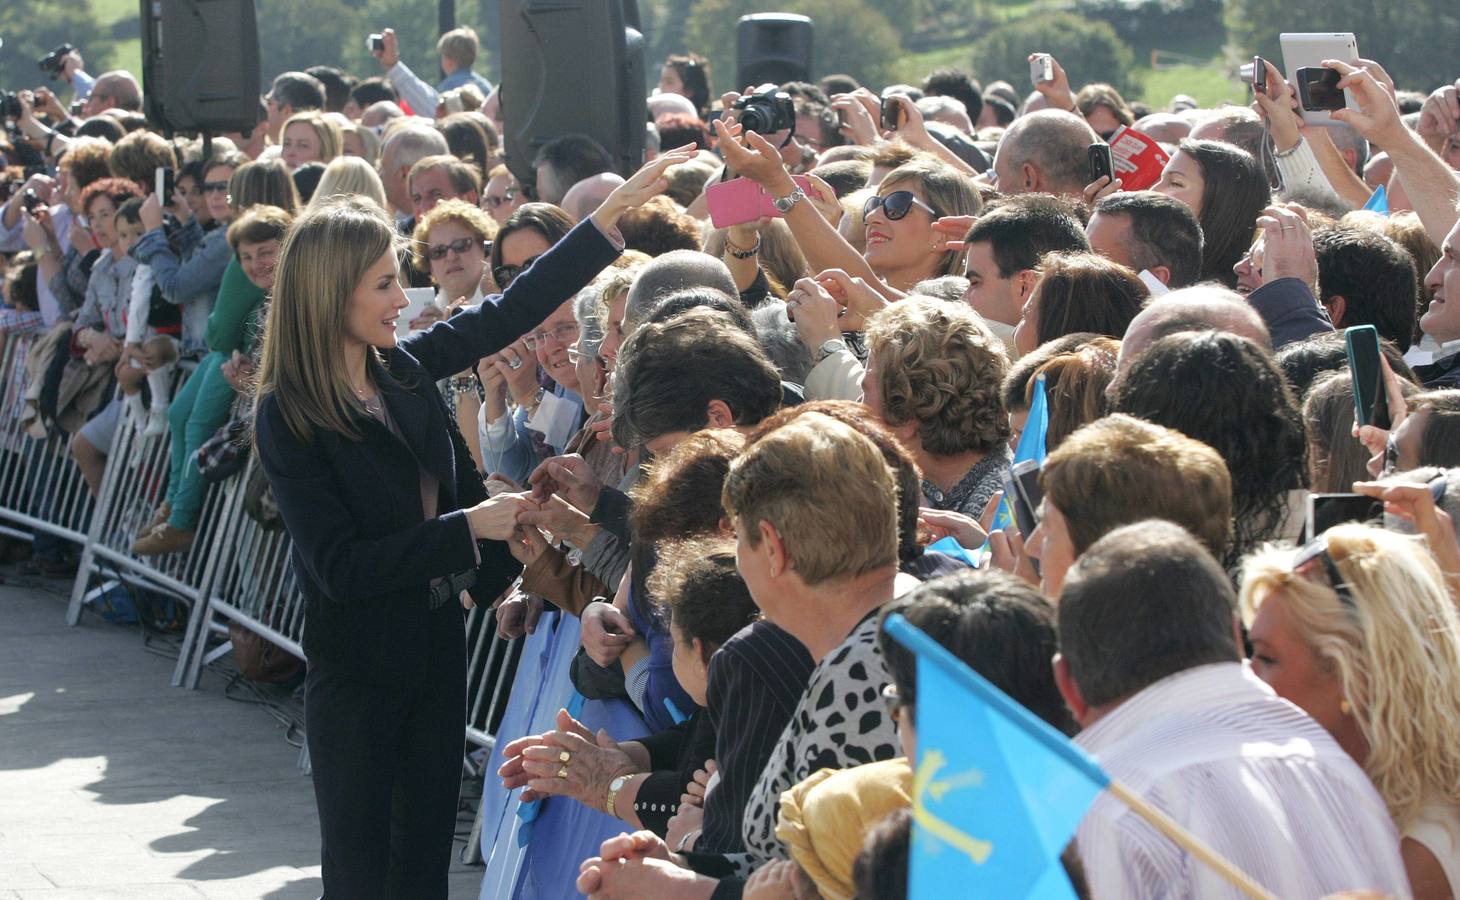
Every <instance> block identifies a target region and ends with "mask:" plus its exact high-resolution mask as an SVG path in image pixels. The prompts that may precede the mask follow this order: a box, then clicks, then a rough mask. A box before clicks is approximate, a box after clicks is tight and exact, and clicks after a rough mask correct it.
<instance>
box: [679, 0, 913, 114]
mask: <svg viewBox="0 0 1460 900" xmlns="http://www.w3.org/2000/svg"><path fill="white" fill-rule="evenodd" d="M767 5H768V4H767V3H766V2H765V0H703V2H701V3H700V4H699V5H698V6H696V7H695V10H694V12H693V13H691V14H690V17H689V22H688V23H687V25H686V28H685V35H686V42H687V44H688V45H689V46H690V47H691V48H693V49H695V50H696V51H697V52H700V53H703V54H704V55H706V56H708V57H709V58H710V65H711V72H712V73H713V75H714V80H713V83H712V88H713V89H714V90H716V91H721V90H729V89H734V88H740V87H743V86H744V85H735V84H733V82H734V80H735V23H736V22H737V21H738V20H739V19H740V17H741V16H744V15H748V14H750V13H755V12H764V11H765V10H766V8H767ZM775 9H776V10H777V11H779V12H788V13H799V14H801V15H804V16H810V17H811V19H812V21H814V22H815V23H816V40H815V45H814V47H813V51H812V67H813V73H812V77H813V78H815V77H819V76H821V75H824V74H827V73H831V72H845V73H847V74H849V75H852V76H853V77H855V78H857V79H858V80H859V81H862V82H864V83H866V84H871V85H879V86H880V85H882V84H885V83H886V82H887V81H888V79H889V78H890V77H891V74H890V73H891V70H892V65H893V63H895V62H896V61H897V57H898V55H899V54H901V52H902V42H901V40H900V39H899V37H898V34H897V29H895V28H893V27H892V24H891V23H889V22H888V21H887V17H886V16H884V15H882V14H881V13H879V12H877V11H876V10H875V9H873V8H871V7H870V6H869V5H868V4H867V3H866V2H864V0H784V2H781V3H777V4H775Z"/></svg>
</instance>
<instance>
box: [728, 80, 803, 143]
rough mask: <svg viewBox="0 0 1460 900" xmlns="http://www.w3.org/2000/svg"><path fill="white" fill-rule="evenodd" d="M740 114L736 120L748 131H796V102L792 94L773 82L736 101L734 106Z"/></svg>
mask: <svg viewBox="0 0 1460 900" xmlns="http://www.w3.org/2000/svg"><path fill="white" fill-rule="evenodd" d="M734 108H735V109H736V110H737V111H738V112H739V113H740V114H739V115H738V116H736V117H735V121H737V122H739V123H740V124H741V125H743V126H744V127H745V130H746V131H754V132H755V133H756V134H760V135H766V134H774V133H775V132H777V131H790V132H791V133H792V134H794V133H795V132H796V104H795V101H793V100H792V99H791V95H790V94H788V93H786V92H785V91H783V90H781V89H780V88H778V87H776V86H775V85H773V84H763V85H761V86H760V87H758V88H756V89H755V93H753V94H746V95H745V96H744V97H741V98H740V99H739V100H736V101H735V107H734Z"/></svg>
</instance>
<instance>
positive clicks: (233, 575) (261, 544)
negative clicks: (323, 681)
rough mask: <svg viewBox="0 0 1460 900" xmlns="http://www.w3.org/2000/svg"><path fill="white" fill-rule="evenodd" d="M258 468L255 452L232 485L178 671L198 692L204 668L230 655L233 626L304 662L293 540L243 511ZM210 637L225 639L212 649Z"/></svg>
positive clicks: (176, 680) (179, 679) (178, 678)
mask: <svg viewBox="0 0 1460 900" xmlns="http://www.w3.org/2000/svg"><path fill="white" fill-rule="evenodd" d="M257 465H258V459H257V457H256V456H254V455H253V454H250V457H249V461H248V465H247V466H246V468H245V470H244V472H243V473H242V474H241V475H240V476H239V477H236V478H233V479H231V480H230V481H229V483H228V492H227V493H228V497H227V500H226V502H225V504H224V505H223V507H222V513H221V516H220V523H219V525H218V527H217V535H218V540H217V542H216V544H217V550H216V552H215V553H214V554H213V555H212V557H211V558H210V559H209V560H208V564H207V572H206V575H205V577H204V580H203V583H204V594H203V597H204V599H203V602H202V603H201V604H200V605H199V607H198V611H197V612H196V613H195V614H194V615H193V622H192V623H190V627H189V629H188V633H187V637H186V639H185V641H184V644H183V652H182V654H181V656H180V657H179V658H178V662H177V671H176V672H174V673H173V682H172V683H173V684H174V685H183V686H185V687H187V688H189V689H194V688H196V687H197V686H198V680H199V679H200V678H201V677H202V671H203V666H204V665H207V664H209V663H212V662H214V661H215V660H217V659H220V658H222V657H223V656H224V655H226V654H227V653H228V652H229V650H230V649H231V647H230V645H229V644H228V642H227V641H226V638H227V636H228V623H229V622H237V623H238V624H239V625H242V626H243V627H245V628H247V629H249V630H250V631H253V632H255V633H256V634H258V635H259V636H260V637H262V638H264V639H265V640H267V641H270V642H271V643H273V644H276V645H278V646H279V647H281V648H283V649H284V650H287V651H289V652H290V653H292V654H294V655H295V656H297V657H299V658H300V659H304V646H303V644H304V597H303V595H301V594H300V593H299V591H298V590H297V589H296V587H295V585H294V575H293V572H292V571H291V570H290V567H289V536H288V535H287V534H285V533H284V532H283V531H270V530H268V529H266V528H264V527H263V526H262V525H260V524H259V523H258V522H256V521H254V520H253V519H252V518H251V517H249V516H248V515H246V514H245V513H244V509H243V486H244V484H246V483H247V480H248V477H249V476H250V475H251V474H252V473H253V471H254V467H255V466H257ZM210 634H218V635H221V636H222V637H224V638H225V640H224V642H223V643H222V644H220V645H219V646H217V647H215V648H214V649H213V650H211V651H209V650H208V649H207V644H208V636H209V635H210Z"/></svg>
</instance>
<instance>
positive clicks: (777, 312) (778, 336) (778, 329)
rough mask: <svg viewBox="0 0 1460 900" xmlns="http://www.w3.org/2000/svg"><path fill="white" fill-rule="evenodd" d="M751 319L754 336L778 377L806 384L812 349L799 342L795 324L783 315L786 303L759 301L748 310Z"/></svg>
mask: <svg viewBox="0 0 1460 900" xmlns="http://www.w3.org/2000/svg"><path fill="white" fill-rule="evenodd" d="M750 320H751V321H752V322H754V323H755V337H756V340H758V341H759V342H760V348H761V349H762V350H764V351H765V355H766V356H768V357H770V360H771V363H772V364H773V365H774V366H775V367H776V370H777V371H779V372H780V373H781V380H782V381H789V382H791V383H792V384H796V385H805V384H806V376H807V375H809V374H811V369H812V367H813V366H814V365H815V364H814V363H813V362H812V360H811V351H810V350H807V349H806V345H805V344H804V343H802V342H801V335H800V333H799V332H797V331H796V323H795V322H792V321H791V319H790V317H789V316H787V315H786V304H785V302H784V301H782V300H769V301H767V302H765V303H762V304H761V305H760V306H757V307H756V308H755V309H752V310H751V311H750Z"/></svg>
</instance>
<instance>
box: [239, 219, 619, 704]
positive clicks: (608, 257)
mask: <svg viewBox="0 0 1460 900" xmlns="http://www.w3.org/2000/svg"><path fill="white" fill-rule="evenodd" d="M617 256H618V249H617V248H616V247H615V246H614V245H613V244H612V243H611V242H610V241H609V240H608V239H607V238H606V237H604V235H603V233H602V232H601V231H599V230H598V228H597V226H595V225H594V224H593V223H592V222H590V221H584V222H583V223H582V224H580V225H579V226H577V227H576V228H574V229H573V230H572V231H571V232H570V233H569V234H568V235H567V236H566V237H564V238H563V240H562V241H560V242H559V243H558V244H557V245H556V246H554V247H553V248H552V249H551V250H549V251H548V252H547V253H545V254H543V256H542V257H541V258H540V259H539V260H537V262H535V263H534V264H533V265H532V266H530V267H529V268H528V269H527V270H526V271H524V272H523V273H522V274H521V275H520V276H519V277H518V278H517V279H516V280H514V281H513V282H512V285H511V287H509V288H508V289H507V291H506V293H505V294H503V295H502V296H500V297H498V296H493V297H488V298H487V299H486V300H484V301H483V302H482V304H481V305H480V306H478V307H476V308H474V309H470V310H468V311H466V312H462V313H460V314H458V315H456V316H453V317H451V318H450V319H447V320H445V321H441V322H437V323H436V324H435V325H433V326H431V328H429V329H427V330H425V331H421V332H416V333H414V334H412V335H410V336H409V337H407V338H405V339H403V340H402V341H401V342H400V343H399V344H398V345H397V346H396V347H395V348H394V349H392V350H389V351H385V352H384V353H382V354H381V358H382V360H383V364H381V363H376V362H374V361H373V360H372V361H371V363H370V365H371V372H372V375H373V376H374V378H375V380H376V384H377V385H378V386H379V388H380V395H381V399H382V401H383V402H384V403H385V406H386V408H387V409H388V410H389V412H390V415H391V418H392V419H393V420H394V421H395V424H396V426H397V427H398V428H399V429H400V432H401V434H402V435H403V437H404V438H405V441H404V443H403V442H402V441H401V440H399V439H397V438H396V437H395V436H394V435H393V434H391V432H390V431H389V430H388V429H387V428H386V427H385V426H383V425H381V424H380V423H379V422H377V421H376V420H375V419H373V418H371V417H368V416H365V415H363V414H361V415H360V416H358V417H357V419H358V422H357V424H358V427H359V429H360V431H361V432H362V439H361V440H358V441H355V440H350V439H349V438H347V437H345V436H343V435H340V434H336V433H333V432H324V431H322V430H319V429H315V433H314V436H313V439H312V440H310V441H301V440H300V439H299V438H298V437H296V436H295V435H294V433H293V432H292V431H290V430H289V427H288V425H287V424H286V423H285V421H284V416H283V413H282V412H281V411H280V409H279V406H278V402H277V398H276V397H275V396H273V395H270V396H267V397H265V398H264V400H263V402H262V403H260V404H259V409H258V414H257V420H256V423H255V428H256V436H255V441H256V443H257V446H258V451H259V460H260V462H261V463H262V465H263V468H264V473H265V474H266V475H267V476H268V479H269V484H270V486H271V487H272V488H273V491H274V498H275V500H276V502H277V503H278V506H279V512H280V514H281V515H282V516H283V519H284V524H285V526H286V527H287V528H288V531H289V537H290V538H291V540H292V541H293V550H292V556H291V562H292V565H293V569H294V574H295V578H296V579H297V581H298V584H299V588H300V590H301V591H302V592H303V594H304V597H305V599H306V601H307V604H306V620H305V627H304V647H305V652H306V653H307V654H308V655H309V659H310V662H311V664H316V665H318V664H326V665H330V664H333V665H336V666H343V667H345V668H347V669H348V670H350V671H352V672H353V673H355V674H356V675H358V676H360V677H364V678H368V679H371V680H393V679H395V678H396V677H399V676H402V675H405V674H406V673H407V672H408V670H409V669H411V668H414V667H415V665H417V664H419V660H418V659H413V656H417V657H418V656H419V654H413V652H412V651H413V648H418V647H424V646H425V645H426V641H427V635H428V633H429V629H431V628H432V627H436V626H440V625H442V624H443V623H449V622H450V621H451V619H452V617H453V616H454V622H455V625H454V627H456V628H460V627H461V624H460V623H461V608H460V606H459V605H458V604H457V603H455V602H454V601H453V602H449V603H446V604H444V605H442V606H441V607H439V608H438V609H436V610H432V609H431V608H430V604H429V596H430V583H431V581H432V579H435V578H439V577H442V576H447V575H452V574H455V573H458V572H463V571H467V570H470V569H473V568H475V569H476V570H477V586H476V587H475V588H473V589H472V594H473V596H474V597H475V598H476V599H477V601H478V602H488V603H490V602H491V601H492V600H493V599H495V597H496V596H497V595H498V594H500V593H501V592H502V591H503V590H504V589H505V588H506V587H507V585H508V584H510V583H511V581H512V579H513V578H515V577H516V576H517V573H518V572H519V571H521V565H520V564H519V563H518V562H517V561H516V560H515V559H514V558H513V557H512V555H511V553H510V552H509V551H508V549H507V545H506V544H504V543H502V542H500V541H483V542H481V543H480V544H478V545H477V548H476V551H477V552H479V553H480V562H478V560H477V552H474V550H473V545H472V537H471V528H470V526H469V525H468V523H467V519H466V513H465V512H464V511H463V510H465V509H467V508H469V507H471V506H474V505H476V504H477V503H480V502H481V501H482V500H485V499H486V490H485V488H484V487H483V485H482V481H481V478H480V476H479V475H478V474H477V473H476V471H475V466H474V465H473V463H472V460H471V456H470V454H469V452H468V451H467V447H466V443H465V442H464V441H463V440H462V437H461V433H460V431H459V430H458V429H457V427H456V423H455V420H454V419H453V418H452V417H451V416H450V414H449V413H448V411H447V408H446V404H445V402H444V401H443V400H442V398H441V393H440V391H439V390H437V388H436V382H437V381H438V380H439V379H442V378H446V377H448V376H450V375H454V374H456V373H458V372H461V371H464V370H466V369H470V368H471V367H472V366H474V365H475V364H476V362H477V360H478V359H480V358H481V357H483V356H487V355H489V354H492V353H496V352H497V351H499V350H501V349H502V348H503V347H505V346H507V345H508V344H510V343H511V342H512V341H514V340H516V339H517V338H519V337H520V336H522V335H523V334H525V333H526V332H527V331H528V330H529V329H531V328H533V327H535V326H537V325H538V324H540V323H541V322H542V321H543V320H544V319H546V318H547V317H548V316H549V315H551V314H552V313H553V311H554V310H556V309H557V308H558V307H559V306H561V305H562V304H563V302H564V301H566V300H568V299H569V298H571V297H572V296H573V295H574V294H575V293H577V291H579V290H580V289H581V288H583V287H584V286H585V285H586V284H588V283H589V282H590V281H591V280H592V279H593V278H594V277H595V276H596V275H597V274H598V273H599V272H600V271H602V270H603V268H604V267H605V266H607V265H608V264H609V263H611V262H613V260H614V259H615V258H616V257H617ZM420 468H424V469H426V471H428V472H430V473H431V474H432V475H434V476H435V477H436V479H437V480H438V481H439V482H440V485H441V487H440V493H439V502H438V505H437V517H436V518H435V519H431V520H429V521H425V520H423V515H422V509H421V486H420V471H419V469H420Z"/></svg>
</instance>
